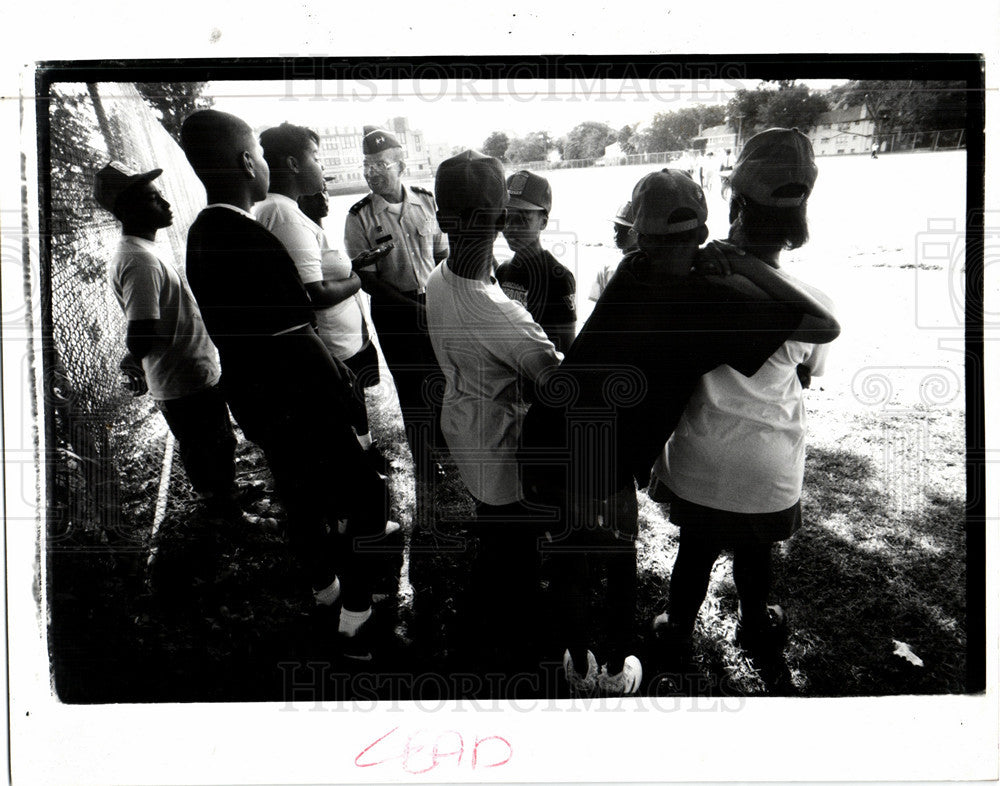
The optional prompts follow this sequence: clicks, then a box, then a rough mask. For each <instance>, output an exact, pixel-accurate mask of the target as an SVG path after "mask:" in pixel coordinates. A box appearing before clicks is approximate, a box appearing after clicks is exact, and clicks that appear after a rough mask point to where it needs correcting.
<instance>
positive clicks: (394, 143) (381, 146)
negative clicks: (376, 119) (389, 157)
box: [361, 126, 402, 156]
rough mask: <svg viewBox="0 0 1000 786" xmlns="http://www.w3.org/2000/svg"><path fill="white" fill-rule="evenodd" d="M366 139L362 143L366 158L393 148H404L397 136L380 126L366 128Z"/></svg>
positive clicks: (364, 129) (364, 128)
mask: <svg viewBox="0 0 1000 786" xmlns="http://www.w3.org/2000/svg"><path fill="white" fill-rule="evenodd" d="M362 130H363V131H364V134H365V135H364V138H363V139H362V141H361V152H362V153H364V154H365V155H366V156H370V155H372V154H373V153H381V152H382V151H383V150H388V149H390V148H393V147H399V148H402V145H401V144H399V140H398V139H396V137H395V135H394V134H392V133H390V132H389V131H386V130H385V129H384V128H379V127H378V126H364V127H363V129H362Z"/></svg>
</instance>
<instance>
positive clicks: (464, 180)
mask: <svg viewBox="0 0 1000 786" xmlns="http://www.w3.org/2000/svg"><path fill="white" fill-rule="evenodd" d="M434 198H435V199H436V200H437V204H438V209H439V210H442V211H446V212H463V211H466V210H472V209H474V208H504V207H506V206H507V201H508V197H507V185H506V184H505V183H504V178H503V165H502V164H501V163H500V162H499V161H498V160H497V159H495V158H491V157H490V156H484V155H483V154H482V153H477V152H476V151H475V150H465V151H463V152H461V153H459V154H458V155H457V156H452V157H451V158H448V159H445V160H444V161H442V162H441V163H440V164H439V165H438V168H437V174H436V175H435V176H434Z"/></svg>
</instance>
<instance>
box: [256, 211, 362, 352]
mask: <svg viewBox="0 0 1000 786" xmlns="http://www.w3.org/2000/svg"><path fill="white" fill-rule="evenodd" d="M254 215H255V216H256V217H257V220H258V221H259V222H260V223H261V224H262V225H263V226H264V227H265V228H266V229H268V230H269V231H270V232H271V233H272V234H273V235H274V236H275V237H276V238H278V240H280V241H281V243H282V245H283V246H284V247H285V250H286V251H288V253H289V255H290V256H291V257H292V260H293V261H294V262H295V269H296V270H297V271H298V274H299V278H300V279H301V280H302V283H303V284H313V283H315V282H317V281H323V280H329V281H341V280H343V279H345V278H348V277H349V276H350V275H351V262H350V260H348V259H346V258H345V257H344V256H343V255H342V254H341V253H340V252H339V251H337V250H335V249H334V248H332V247H331V246H330V241H329V239H328V238H327V236H326V232H324V231H323V228H322V227H320V226H319V225H318V224H316V223H315V222H314V221H313V220H312V219H310V218H309V217H308V216H307V215H306V214H305V213H303V212H302V211H301V210H300V209H299V206H298V204H297V203H296V202H295V200H294V199H290V198H289V197H287V196H285V195H284V194H268V195H267V199H265V200H264V201H263V202H261V203H260V204H259V205H257V207H256V208H255V209H254ZM315 314H316V332H317V333H319V337H320V338H321V339H322V340H323V343H324V344H326V347H327V349H329V350H330V352H331V353H332V354H333V355H334V357H337V358H339V359H340V360H347V359H348V358H350V357H353V356H354V355H356V354H357V353H358V352H360V351H361V350H362V349H363V348H364V343H365V339H364V329H363V324H362V323H363V321H364V312H363V310H362V307H361V301H360V295H359V294H355V295H352V296H351V297H349V298H347V299H346V300H342V301H341V302H340V303H337V304H335V305H333V306H330V307H329V308H319V309H316V310H315Z"/></svg>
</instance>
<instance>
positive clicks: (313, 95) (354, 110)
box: [205, 78, 844, 148]
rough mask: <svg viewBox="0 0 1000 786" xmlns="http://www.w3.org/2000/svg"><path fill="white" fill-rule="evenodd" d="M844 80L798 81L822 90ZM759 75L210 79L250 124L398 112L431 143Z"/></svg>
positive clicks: (516, 129)
mask: <svg viewBox="0 0 1000 786" xmlns="http://www.w3.org/2000/svg"><path fill="white" fill-rule="evenodd" d="M843 81H844V80H809V81H803V82H802V84H806V85H808V86H809V87H811V88H814V89H818V90H823V89H827V88H829V87H831V86H833V85H835V84H839V83H841V82H843ZM758 84H760V83H759V81H758V80H747V79H725V80H718V79H717V80H707V79H706V80H683V81H681V80H650V79H626V80H608V79H603V80H599V79H586V80H585V79H532V80H527V79H521V80H518V79H502V78H497V79H495V80H478V81H472V80H464V81H463V80H460V79H421V80H384V81H375V80H358V81H337V82H334V81H318V80H297V81H293V80H273V81H242V82H236V81H217V82H210V83H209V84H208V86H207V89H206V91H205V94H206V95H211V96H212V97H213V98H214V99H215V107H216V108H217V109H220V110H222V111H225V112H231V113H232V114H235V115H238V116H240V117H242V118H243V119H244V120H246V121H247V122H248V123H249V124H250V125H251V126H253V127H254V128H257V127H259V126H267V125H277V124H279V123H281V122H283V121H288V122H291V123H297V124H299V125H305V126H310V127H330V126H362V125H366V124H368V125H379V124H381V123H383V122H385V120H386V119H387V118H389V117H396V116H403V117H407V118H409V120H410V126H411V127H412V128H416V129H419V130H422V131H423V132H424V138H425V140H426V141H427V142H428V143H435V142H443V143H447V144H450V145H453V146H461V147H471V148H480V147H481V146H482V144H483V141H484V140H485V139H486V137H487V136H489V134H490V133H491V132H493V131H504V132H506V133H507V134H508V135H516V136H522V135H524V134H526V133H528V132H530V131H548V132H549V134H550V135H552V136H553V137H558V136H562V135H563V134H565V133H566V132H567V131H569V130H570V129H572V128H573V127H574V126H576V125H577V124H579V123H582V122H584V121H586V120H596V121H600V122H605V123H607V124H608V125H610V126H612V127H613V128H616V129H617V128H621V127H622V126H624V125H635V124H636V123H643V122H649V121H650V120H652V118H653V116H654V115H655V114H656V113H658V112H671V111H675V110H677V109H680V108H681V107H683V106H687V105H690V104H725V103H727V102H728V101H729V99H730V98H732V96H733V94H734V93H735V92H736V91H737V90H740V89H753V88H754V87H756V86H757V85H758Z"/></svg>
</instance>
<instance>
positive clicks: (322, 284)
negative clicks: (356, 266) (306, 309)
mask: <svg viewBox="0 0 1000 786" xmlns="http://www.w3.org/2000/svg"><path fill="white" fill-rule="evenodd" d="M359 289H361V279H360V278H358V274H357V273H353V272H352V273H351V275H349V276H348V277H347V278H343V279H341V280H340V281H329V280H327V279H324V280H322V281H313V282H311V283H309V284H306V292H307V293H308V295H309V300H310V301H311V302H312V304H313V307H314V308H330V307H331V306H335V305H337V304H338V303H342V302H343V301H345V300H347V298H349V297H352V296H353V295H354V293H355V292H357V291H358V290H359Z"/></svg>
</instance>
